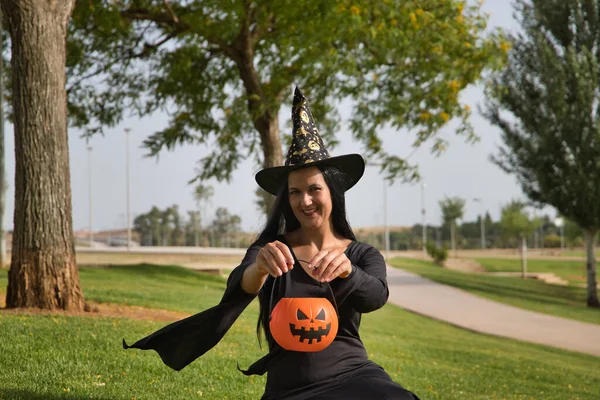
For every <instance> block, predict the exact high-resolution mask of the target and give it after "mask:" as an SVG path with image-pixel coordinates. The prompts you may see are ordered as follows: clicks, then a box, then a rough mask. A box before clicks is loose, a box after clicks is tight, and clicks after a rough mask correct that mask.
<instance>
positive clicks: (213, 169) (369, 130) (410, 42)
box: [67, 0, 505, 180]
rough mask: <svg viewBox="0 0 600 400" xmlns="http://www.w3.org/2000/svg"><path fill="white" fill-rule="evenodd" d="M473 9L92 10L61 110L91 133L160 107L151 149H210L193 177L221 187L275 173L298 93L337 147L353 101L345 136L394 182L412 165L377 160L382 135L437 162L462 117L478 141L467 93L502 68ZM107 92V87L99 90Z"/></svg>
mask: <svg viewBox="0 0 600 400" xmlns="http://www.w3.org/2000/svg"><path fill="white" fill-rule="evenodd" d="M479 7H480V6H468V5H465V1H463V0H450V1H442V0H432V1H430V2H428V3H426V4H423V3H422V2H416V1H411V2H406V1H401V0H390V1H377V2H373V1H370V0H356V1H353V2H352V4H349V2H346V1H331V0H316V1H310V2H302V3H298V2H295V1H291V0H255V1H248V0H233V1H227V2H223V1H217V0H190V1H181V0H180V1H176V0H173V1H170V2H167V1H160V0H123V1H103V0H89V1H81V2H77V7H76V9H75V12H74V18H73V20H74V22H73V24H72V25H71V26H70V35H69V43H68V48H69V50H70V51H69V59H68V65H67V67H68V72H69V77H70V80H69V107H70V111H71V116H72V121H73V124H74V125H75V126H78V127H84V128H86V129H87V131H88V133H89V134H93V133H95V132H98V131H100V130H101V129H102V126H107V125H108V126H110V125H114V124H116V123H118V122H119V121H120V120H121V119H122V117H123V115H124V113H125V112H126V111H129V110H134V111H135V112H137V113H138V114H139V115H147V114H151V113H153V112H155V111H157V110H165V111H167V112H168V113H169V114H170V115H171V116H172V118H171V120H170V122H169V126H168V127H166V128H165V129H163V130H162V131H159V132H156V133H154V134H152V135H151V136H150V137H148V138H147V139H146V140H145V145H146V146H147V148H148V149H149V153H150V154H152V155H157V154H159V152H160V151H161V150H162V149H165V148H166V149H169V150H172V149H173V148H175V147H176V146H177V145H181V144H186V143H202V144H208V143H211V145H214V147H215V148H214V151H211V152H210V155H208V156H206V157H205V158H203V159H202V160H201V162H200V165H201V167H200V168H199V169H198V172H199V178H200V179H203V180H204V179H208V178H210V177H215V178H217V179H218V180H222V179H229V178H230V176H231V172H232V171H233V170H234V169H235V168H236V167H237V166H238V164H239V162H240V161H241V160H243V159H246V158H248V157H254V158H255V160H256V161H257V162H261V163H262V165H263V166H264V167H272V166H276V165H281V164H282V161H283V160H282V143H281V134H280V131H279V112H280V109H281V106H282V104H290V103H291V102H290V101H289V98H290V96H291V93H292V89H293V88H292V85H293V84H297V85H299V86H300V87H302V88H304V89H305V90H306V91H307V95H308V96H309V98H310V99H311V105H312V108H313V112H314V113H315V115H316V116H317V118H318V121H319V124H320V128H322V134H323V136H324V139H325V141H326V142H327V144H328V145H329V146H331V145H333V144H335V142H336V141H335V138H334V136H333V132H335V131H336V128H337V126H338V123H339V121H340V119H339V115H338V113H337V111H336V103H337V102H339V100H340V99H349V100H351V107H352V113H351V116H352V117H351V121H350V124H349V127H350V130H351V131H352V133H353V135H354V137H355V138H356V139H358V140H359V141H361V142H362V143H363V144H364V147H365V151H364V154H365V155H366V156H367V157H371V156H373V155H378V158H379V159H381V160H382V161H384V163H385V169H386V170H387V172H388V173H389V174H391V175H396V174H398V173H400V172H406V175H407V176H408V177H409V178H415V177H416V176H417V174H416V167H414V166H410V165H409V164H408V163H407V162H406V160H404V159H402V158H401V157H399V156H398V155H396V154H390V153H387V152H386V151H385V149H386V147H384V146H383V145H382V142H381V139H380V137H379V136H378V133H377V132H378V131H379V130H380V128H381V127H382V126H384V125H385V126H391V127H393V128H409V129H412V130H413V131H414V132H416V134H417V137H416V139H415V142H414V145H415V147H416V146H419V145H421V144H423V143H425V142H427V141H428V140H431V141H432V143H431V146H432V150H433V151H434V152H436V153H439V152H441V151H442V150H443V149H444V148H445V147H446V142H445V141H444V140H443V139H441V138H439V137H436V135H435V134H436V132H437V131H438V130H439V128H440V127H442V126H444V125H446V124H447V123H448V121H449V120H451V119H454V118H456V119H457V120H459V121H460V122H461V123H460V126H459V128H458V130H457V132H458V133H459V134H464V135H465V136H466V137H467V138H468V139H474V134H473V131H472V129H471V126H470V124H469V122H468V117H469V115H470V108H469V107H468V106H467V105H465V104H462V103H461V102H460V101H459V95H460V93H461V91H462V90H463V89H464V88H466V87H467V86H468V85H469V84H472V83H474V82H476V81H477V80H478V79H479V77H480V75H481V73H482V71H484V70H485V69H486V68H489V67H496V66H498V65H499V64H500V62H501V61H502V60H503V55H504V50H505V49H504V45H503V41H502V40H501V36H500V34H499V33H498V32H493V33H490V34H488V35H487V36H484V33H483V32H484V30H485V28H486V17H485V15H484V14H483V13H482V12H481V10H480V9H479ZM98 82H101V83H102V84H101V85H98Z"/></svg>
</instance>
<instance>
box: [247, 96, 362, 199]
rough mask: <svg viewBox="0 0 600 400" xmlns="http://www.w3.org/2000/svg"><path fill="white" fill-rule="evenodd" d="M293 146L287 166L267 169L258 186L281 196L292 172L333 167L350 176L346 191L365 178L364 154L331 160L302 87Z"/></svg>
mask: <svg viewBox="0 0 600 400" xmlns="http://www.w3.org/2000/svg"><path fill="white" fill-rule="evenodd" d="M292 124H293V129H294V131H293V134H292V145H291V146H290V149H289V150H288V153H287V157H286V159H285V165H283V166H279V167H271V168H265V169H263V170H261V171H259V172H258V173H257V174H256V176H255V179H256V183H258V185H259V186H260V187H262V188H263V189H264V190H266V191H267V192H269V193H271V194H273V195H275V196H277V195H278V193H279V192H280V191H281V189H282V188H283V187H284V185H285V182H286V179H287V176H288V174H289V173H290V171H293V170H296V169H300V168H307V167H318V166H324V165H332V166H335V167H337V168H338V169H339V170H340V171H342V172H343V173H345V175H346V176H347V178H348V179H347V180H346V185H345V187H344V190H348V189H350V188H351V187H352V186H354V185H355V184H356V183H357V182H358V181H359V180H360V178H361V177H362V175H363V173H364V171H365V161H364V159H363V158H362V156H361V155H360V154H345V155H341V156H336V157H331V155H330V154H329V152H328V151H327V149H326V148H325V145H324V144H323V140H322V139H321V136H320V135H319V130H318V129H317V126H316V125H315V121H314V119H313V116H312V114H311V112H310V107H309V106H308V102H307V100H306V97H304V94H303V93H302V91H300V89H299V88H297V87H296V90H295V92H294V103H293V105H292Z"/></svg>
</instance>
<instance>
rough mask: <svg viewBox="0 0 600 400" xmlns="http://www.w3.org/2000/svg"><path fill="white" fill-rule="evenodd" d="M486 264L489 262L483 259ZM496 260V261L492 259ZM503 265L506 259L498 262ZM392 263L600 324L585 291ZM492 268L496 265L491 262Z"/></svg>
mask: <svg viewBox="0 0 600 400" xmlns="http://www.w3.org/2000/svg"><path fill="white" fill-rule="evenodd" d="M483 261H486V260H483ZM489 261H496V260H489ZM497 261H500V262H501V263H498V265H502V262H504V261H506V260H497ZM391 264H392V265H394V266H396V267H399V268H403V269H405V270H407V271H411V272H415V273H417V274H419V275H421V276H424V277H426V278H429V279H431V280H433V281H436V282H439V283H443V284H446V285H450V286H454V287H457V288H459V289H463V290H466V291H467V292H470V293H473V294H476V295H479V296H483V297H487V298H489V299H492V300H496V301H499V302H502V303H506V304H510V305H513V306H516V307H521V308H524V309H528V310H533V311H539V312H543V313H546V314H552V315H556V316H559V317H564V318H571V319H576V320H580V321H585V322H591V323H595V324H600V310H597V309H590V308H588V307H586V305H585V304H586V291H585V288H581V287H577V286H560V285H549V284H547V283H544V282H541V281H537V280H535V279H521V278H519V277H502V276H493V275H486V274H481V273H472V274H471V273H465V272H459V271H453V270H449V269H446V268H440V267H439V266H437V265H435V264H434V263H432V262H429V261H423V260H413V259H405V258H394V259H392V260H391ZM490 265H495V264H493V263H490Z"/></svg>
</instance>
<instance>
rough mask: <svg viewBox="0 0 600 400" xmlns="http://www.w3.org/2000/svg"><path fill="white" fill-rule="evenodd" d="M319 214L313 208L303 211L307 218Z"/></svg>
mask: <svg viewBox="0 0 600 400" xmlns="http://www.w3.org/2000/svg"><path fill="white" fill-rule="evenodd" d="M316 212H317V209H316V208H313V209H311V210H302V214H304V215H306V216H307V217H310V216H312V215H315V214H316Z"/></svg>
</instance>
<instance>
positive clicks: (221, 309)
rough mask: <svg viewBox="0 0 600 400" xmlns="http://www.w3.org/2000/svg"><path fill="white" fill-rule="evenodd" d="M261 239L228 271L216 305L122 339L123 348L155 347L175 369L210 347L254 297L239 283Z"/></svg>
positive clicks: (178, 368)
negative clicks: (130, 339) (145, 333)
mask: <svg viewBox="0 0 600 400" xmlns="http://www.w3.org/2000/svg"><path fill="white" fill-rule="evenodd" d="M263 242H264V241H261V240H258V241H256V242H255V243H253V244H252V246H250V248H249V249H248V251H247V252H246V256H245V257H244V259H243V260H242V263H241V264H240V265H239V266H238V267H236V268H235V269H234V270H233V271H232V272H231V274H230V275H229V278H228V279H227V288H226V289H225V293H224V294H223V298H222V299H221V301H220V302H219V304H218V305H216V306H214V307H212V308H209V309H208V310H205V311H202V312H200V313H197V314H194V315H192V316H190V317H187V318H185V319H182V320H179V321H176V322H173V323H171V324H169V325H167V326H165V327H163V328H162V329H159V330H158V331H156V332H154V333H152V334H150V335H149V336H146V337H144V338H142V339H140V340H138V341H137V342H135V343H134V344H132V345H131V346H130V345H128V344H127V343H126V342H125V340H123V348H125V349H128V348H135V349H140V350H154V351H156V352H157V353H158V354H159V355H160V357H161V359H162V360H163V362H164V363H165V364H166V365H168V366H169V367H171V368H173V369H175V370H177V371H179V370H181V369H182V368H184V367H185V366H186V365H188V364H189V363H191V362H192V361H194V360H195V359H197V358H198V357H200V356H202V355H203V354H204V353H206V352H207V351H209V350H210V349H212V348H213V347H214V346H215V345H216V344H217V343H219V341H220V340H221V339H222V338H223V336H225V334H226V333H227V331H228V330H229V328H231V325H233V323H234V322H235V320H236V319H237V318H238V317H239V316H240V314H241V313H242V312H243V311H244V309H245V308H246V307H247V306H248V304H250V303H251V302H252V300H253V299H254V298H255V297H256V294H250V293H246V292H245V291H244V289H242V286H241V283H242V276H243V275H244V271H245V270H246V268H248V266H249V265H250V264H252V263H253V262H254V260H255V259H256V255H257V254H258V250H260V248H261V247H262V244H261V243H263ZM264 243H266V242H264Z"/></svg>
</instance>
